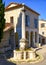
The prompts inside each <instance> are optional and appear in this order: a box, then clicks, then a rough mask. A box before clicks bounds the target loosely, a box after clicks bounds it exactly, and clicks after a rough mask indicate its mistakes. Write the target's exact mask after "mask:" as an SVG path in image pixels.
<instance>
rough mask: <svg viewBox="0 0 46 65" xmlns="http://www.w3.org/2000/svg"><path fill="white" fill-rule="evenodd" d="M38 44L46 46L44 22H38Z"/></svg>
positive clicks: (45, 21) (45, 23) (45, 25)
mask: <svg viewBox="0 0 46 65" xmlns="http://www.w3.org/2000/svg"><path fill="white" fill-rule="evenodd" d="M39 43H41V45H44V44H46V20H43V19H41V20H39Z"/></svg>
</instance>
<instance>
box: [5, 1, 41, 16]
mask: <svg viewBox="0 0 46 65" xmlns="http://www.w3.org/2000/svg"><path fill="white" fill-rule="evenodd" d="M11 4H15V6H13V7H10V8H9V6H10V5H11ZM23 6H24V7H25V8H27V9H28V10H30V11H32V12H34V13H35V14H37V15H40V14H39V13H37V12H36V11H34V10H32V9H31V8H29V7H28V6H26V5H24V4H18V3H13V2H12V3H10V4H9V5H8V6H6V7H5V11H9V10H13V9H16V8H20V7H23Z"/></svg>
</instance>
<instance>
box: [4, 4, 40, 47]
mask: <svg viewBox="0 0 46 65" xmlns="http://www.w3.org/2000/svg"><path fill="white" fill-rule="evenodd" d="M38 17H39V13H37V12H36V11H34V10H32V9H31V8H29V7H28V6H26V5H25V4H24V3H23V4H18V3H10V4H9V5H8V6H6V8H5V19H6V24H8V25H9V24H10V25H9V26H11V27H10V28H9V29H8V30H6V32H4V37H5V38H4V39H3V40H4V43H3V44H4V46H5V45H6V44H5V42H6V43H7V45H8V44H10V45H11V47H12V48H19V46H20V44H21V46H24V44H23V43H22V41H23V40H24V41H25V39H26V40H28V47H35V46H36V44H37V43H39V35H38V19H39V18H38ZM9 26H8V27H9ZM7 38H8V39H7ZM20 40H21V41H20ZM7 45H6V46H7ZM26 45H27V44H26Z"/></svg>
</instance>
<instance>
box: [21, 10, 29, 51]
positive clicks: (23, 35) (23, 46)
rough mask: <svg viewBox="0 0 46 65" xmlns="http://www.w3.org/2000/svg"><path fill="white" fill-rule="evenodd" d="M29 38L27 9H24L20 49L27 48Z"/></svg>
mask: <svg viewBox="0 0 46 65" xmlns="http://www.w3.org/2000/svg"><path fill="white" fill-rule="evenodd" d="M27 46H28V45H27V40H26V38H25V10H24V9H23V10H22V38H21V40H20V49H21V50H23V49H25V48H27Z"/></svg>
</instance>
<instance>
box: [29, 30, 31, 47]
mask: <svg viewBox="0 0 46 65" xmlns="http://www.w3.org/2000/svg"><path fill="white" fill-rule="evenodd" d="M30 45H31V43H30V31H29V47H31V46H30Z"/></svg>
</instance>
